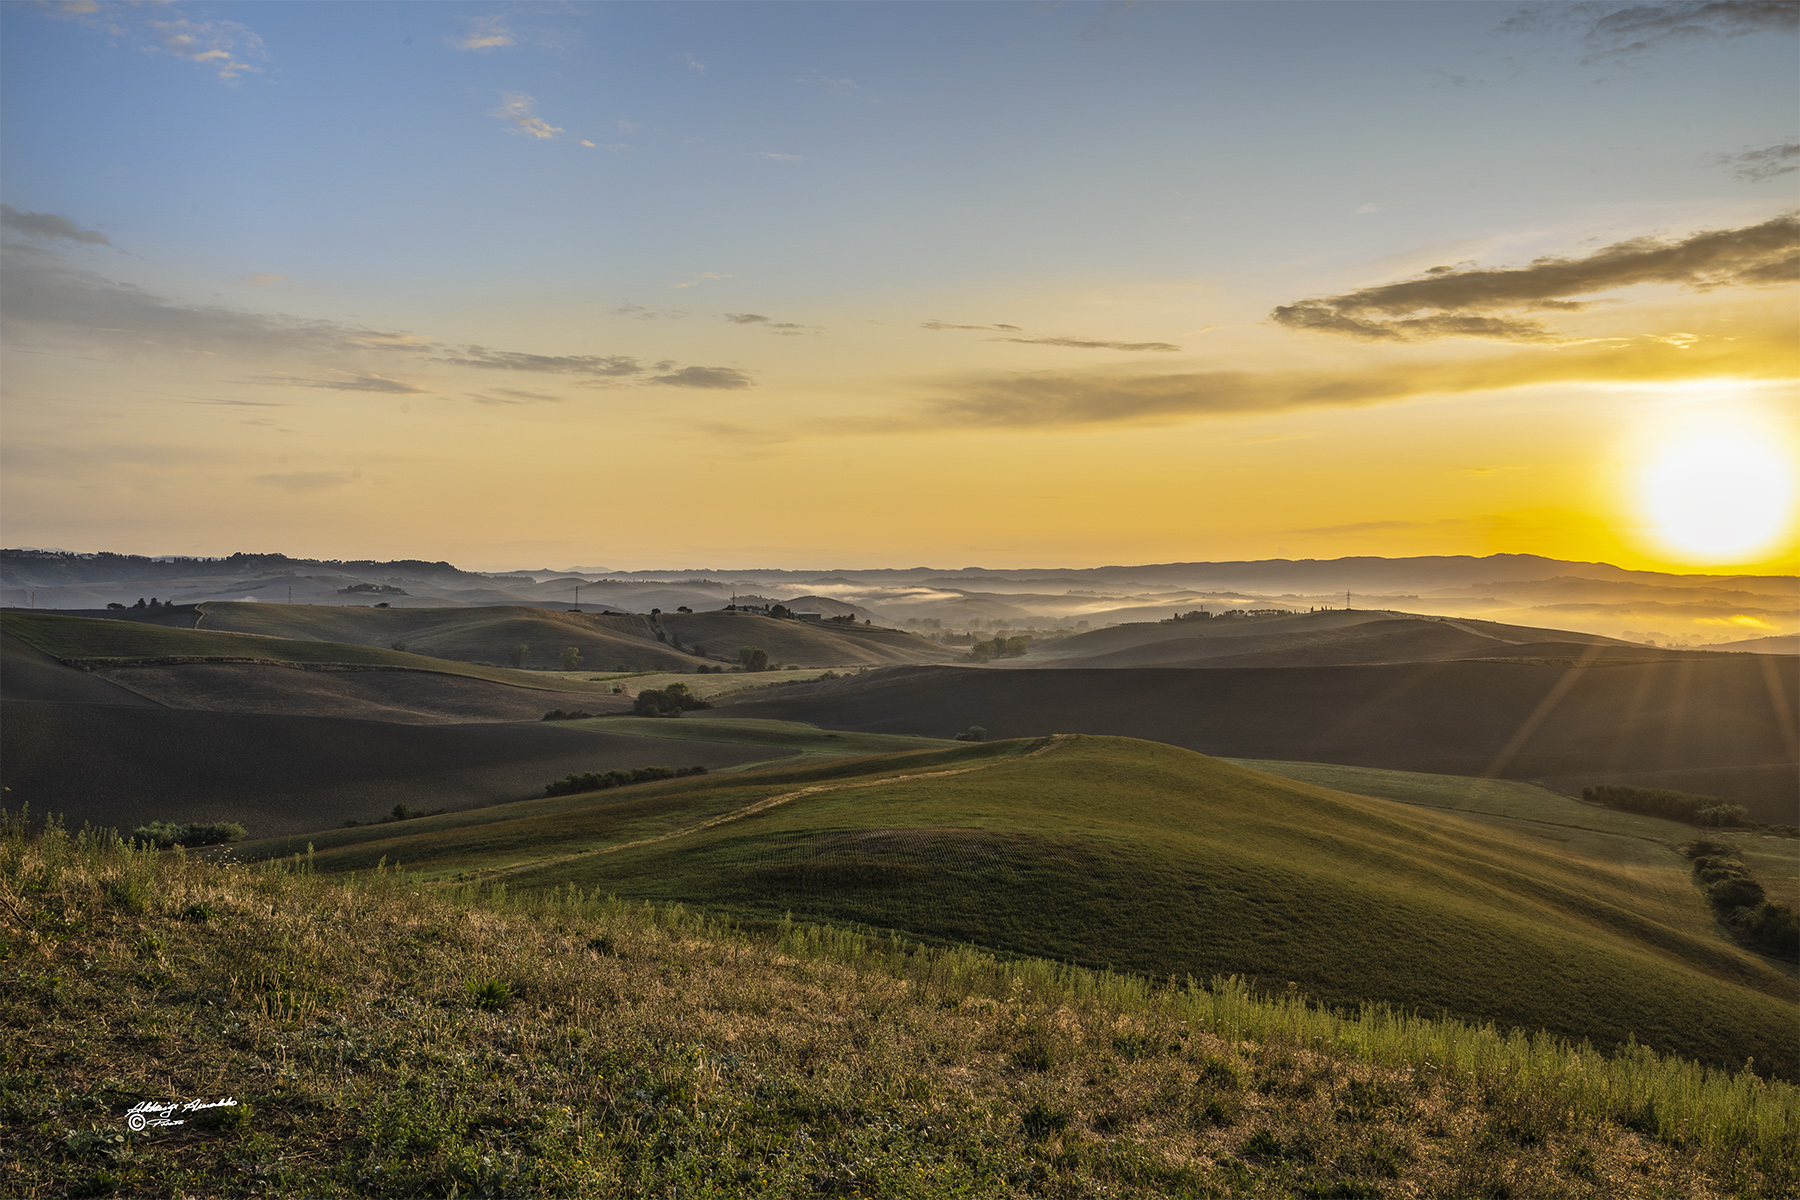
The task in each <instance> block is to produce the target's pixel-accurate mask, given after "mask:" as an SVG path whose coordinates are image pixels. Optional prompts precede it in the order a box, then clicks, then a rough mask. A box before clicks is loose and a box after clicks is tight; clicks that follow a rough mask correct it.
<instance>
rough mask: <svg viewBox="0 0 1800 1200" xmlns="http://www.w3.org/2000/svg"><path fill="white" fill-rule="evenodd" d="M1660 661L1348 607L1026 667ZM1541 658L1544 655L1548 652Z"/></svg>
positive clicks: (1626, 647)
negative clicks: (1547, 651) (1525, 652)
mask: <svg viewBox="0 0 1800 1200" xmlns="http://www.w3.org/2000/svg"><path fill="white" fill-rule="evenodd" d="M1525 645H1533V646H1539V647H1542V646H1554V647H1556V649H1555V651H1554V653H1555V654H1557V655H1560V656H1563V657H1567V656H1569V655H1571V654H1585V655H1588V656H1595V655H1607V656H1612V657H1626V658H1631V659H1654V658H1667V657H1671V656H1674V655H1675V654H1677V653H1678V652H1676V651H1670V650H1657V649H1655V648H1653V647H1649V646H1642V645H1638V644H1636V643H1632V642H1620V641H1616V640H1615V639H1612V638H1603V637H1596V636H1594V635H1592V634H1583V633H1571V632H1568V631H1565V630H1556V629H1536V628H1531V627H1528V626H1518V625H1501V624H1497V623H1495V622H1492V621H1473V620H1452V619H1449V618H1445V617H1432V616H1417V615H1414V614H1411V613H1399V612H1370V611H1345V610H1343V609H1333V610H1321V611H1318V612H1310V613H1295V614H1293V615H1292V616H1282V617H1257V618H1248V619H1244V618H1239V619H1218V618H1214V619H1210V620H1182V621H1159V622H1155V623H1136V624H1128V625H1115V626H1113V627H1111V628H1109V629H1099V630H1095V631H1093V632H1091V633H1082V634H1076V635H1075V636H1073V637H1067V638H1059V639H1057V640H1056V641H1053V642H1049V643H1046V644H1044V645H1043V646H1041V647H1035V648H1034V649H1033V650H1032V652H1031V653H1030V654H1029V655H1027V656H1026V658H1024V659H1023V660H1019V661H1018V662H1016V663H1014V664H1013V665H1016V666H1024V667H1030V666H1057V667H1085V668H1119V667H1296V666H1310V667H1324V666H1357V665H1365V664H1371V663H1403V662H1404V663H1421V662H1446V661H1450V660H1453V659H1460V658H1489V657H1501V656H1507V655H1517V654H1519V653H1522V652H1521V651H1519V650H1517V649H1516V648H1517V647H1520V646H1525ZM1539 653H1542V651H1541V650H1540V651H1539Z"/></svg>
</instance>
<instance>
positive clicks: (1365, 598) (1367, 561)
mask: <svg viewBox="0 0 1800 1200" xmlns="http://www.w3.org/2000/svg"><path fill="white" fill-rule="evenodd" d="M1346 592H1349V593H1351V602H1352V607H1353V608H1355V609H1358V610H1371V609H1394V610H1401V611H1407V612H1415V613H1428V614H1435V615H1442V616H1451V617H1458V618H1474V619H1484V620H1494V621H1502V622H1506V623H1509V624H1514V625H1525V626H1542V627H1550V628H1555V629H1576V630H1582V631H1584V632H1587V633H1591V634H1598V635H1604V636H1607V637H1614V638H1620V639H1623V640H1625V641H1631V642H1641V643H1654V644H1656V645H1658V646H1661V647H1668V646H1670V645H1677V646H1680V645H1693V644H1707V643H1716V642H1723V641H1726V640H1728V639H1729V638H1731V636H1732V631H1733V630H1734V628H1736V629H1743V628H1750V629H1764V630H1770V631H1774V632H1777V633H1783V634H1786V633H1794V632H1796V631H1800V580H1796V579H1795V578H1794V577H1793V576H1745V575H1731V576H1708V575H1670V574H1659V573H1657V572H1651V571H1628V570H1624V569H1621V568H1618V567H1613V566H1608V565H1606V564H1604V563H1571V562H1563V561H1560V560H1556V559H1548V558H1541V557H1538V556H1535V555H1518V554H1512V555H1507V554H1500V555H1489V556H1486V557H1481V558H1477V557H1470V556H1440V557H1423V558H1396V559H1382V558H1341V559H1330V560H1302V561H1298V562H1295V561H1290V560H1286V559H1272V560H1265V561H1259V562H1226V563H1203V562H1192V563H1160V564H1146V565H1144V566H1135V567H1133V566H1112V567H1097V568H1091V569H1019V570H992V569H987V568H979V567H971V568H965V569H962V570H954V571H947V570H944V569H941V568H934V567H909V568H902V569H874V570H848V569H846V570H834V571H823V572H821V571H794V570H773V569H736V568H734V569H726V570H715V569H707V570H695V569H681V570H657V571H589V570H579V571H578V570H560V571H558V570H545V569H534V570H518V571H505V572H472V571H464V570H461V569H459V568H456V567H453V566H451V565H450V564H448V563H427V562H415V561H397V562H369V561H361V562H339V561H329V560H317V559H294V558H288V557H286V556H284V555H279V554H239V555H232V556H228V557H225V558H175V559H164V558H154V559H153V558H144V557H141V556H133V555H116V554H71V553H66V552H60V551H55V552H53V551H36V550H5V551H0V603H5V604H9V605H13V606H16V607H27V606H34V607H37V608H40V609H59V610H67V609H95V608H101V607H104V606H105V605H106V604H108V603H123V604H132V603H134V602H135V601H136V600H137V599H138V598H140V597H149V596H156V597H158V598H159V599H162V600H168V599H171V598H173V599H174V600H176V601H177V602H178V603H180V604H184V605H186V604H194V603H198V602H203V601H259V602H265V603H266V602H270V601H273V602H277V603H283V602H287V601H290V600H291V601H293V602H295V603H305V604H312V605H333V606H348V607H355V606H366V605H371V604H375V603H385V604H388V605H390V606H392V607H395V608H459V607H476V606H493V605H523V606H532V607H539V608H551V609H568V608H573V607H576V606H577V602H579V607H580V608H581V609H583V610H584V611H587V612H590V613H604V612H607V611H611V612H620V613H637V614H646V613H649V612H651V611H652V610H654V609H661V610H662V611H663V612H673V611H675V610H676V609H678V608H681V607H684V606H685V607H688V608H692V609H695V610H696V611H716V610H719V609H723V608H725V607H726V606H727V605H728V604H730V603H731V601H732V599H733V598H734V597H738V598H750V597H757V599H756V600H754V601H752V602H758V603H760V602H773V601H783V602H787V603H789V606H790V607H793V606H794V604H795V603H799V604H801V605H802V606H804V607H807V608H809V609H811V610H813V611H819V612H824V613H826V614H827V615H835V613H836V612H837V611H839V610H837V609H834V608H833V607H831V606H832V605H843V606H845V607H846V608H849V609H853V610H855V612H856V614H857V616H858V617H859V619H862V620H873V621H874V622H875V624H877V625H891V626H903V627H907V628H911V629H915V630H918V631H921V632H927V633H930V632H942V631H951V632H967V631H971V630H975V631H982V632H985V633H992V632H993V631H996V630H998V629H1002V628H1006V629H1010V630H1012V631H1014V632H1017V631H1019V630H1024V629H1036V630H1038V631H1040V632H1045V631H1056V630H1060V631H1069V632H1074V631H1078V630H1081V629H1092V628H1101V627H1104V626H1108V625H1116V624H1119V623H1121V622H1128V621H1129V622H1139V621H1146V620H1156V619H1164V618H1167V617H1169V616H1171V615H1173V614H1174V613H1177V612H1183V611H1191V610H1193V609H1195V608H1202V607H1204V608H1206V609H1208V610H1210V611H1213V612H1220V611H1227V610H1232V609H1258V608H1271V607H1273V608H1282V609H1287V610H1291V611H1297V612H1306V611H1308V610H1309V609H1319V608H1330V609H1340V610H1341V609H1342V608H1343V607H1344V606H1345V593H1346Z"/></svg>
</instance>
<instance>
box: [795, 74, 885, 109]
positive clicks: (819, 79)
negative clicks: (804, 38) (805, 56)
mask: <svg viewBox="0 0 1800 1200" xmlns="http://www.w3.org/2000/svg"><path fill="white" fill-rule="evenodd" d="M794 82H795V83H810V84H815V85H817V86H819V87H822V88H824V89H825V90H826V91H828V92H830V93H832V94H833V95H835V96H842V97H843V98H844V99H846V100H857V101H860V102H862V103H864V104H880V103H881V100H880V99H879V98H878V97H875V96H871V95H869V93H868V92H866V91H864V90H863V89H862V88H861V87H860V86H858V85H857V82H856V80H854V79H834V78H833V77H831V76H830V75H825V74H821V73H820V72H817V71H814V72H812V73H811V74H809V75H802V76H800V78H798V79H796V80H794Z"/></svg>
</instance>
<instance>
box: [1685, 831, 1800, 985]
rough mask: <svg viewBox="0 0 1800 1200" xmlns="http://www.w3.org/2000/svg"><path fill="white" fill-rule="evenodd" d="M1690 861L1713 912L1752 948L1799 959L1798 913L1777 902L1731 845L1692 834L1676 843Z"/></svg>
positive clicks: (1780, 956)
mask: <svg viewBox="0 0 1800 1200" xmlns="http://www.w3.org/2000/svg"><path fill="white" fill-rule="evenodd" d="M1681 852H1682V853H1683V854H1685V855H1687V856H1688V857H1689V858H1690V859H1692V860H1693V863H1694V883H1695V884H1696V885H1697V886H1698V887H1699V888H1700V893H1701V895H1703V896H1705V897H1706V901H1707V903H1708V904H1710V905H1712V909H1713V912H1714V913H1715V914H1716V915H1717V916H1718V918H1719V920H1720V921H1721V922H1723V923H1724V925H1725V927H1726V928H1727V929H1729V930H1731V934H1732V936H1733V937H1735V938H1736V939H1737V940H1738V941H1739V942H1740V943H1742V944H1743V945H1744V946H1746V947H1748V948H1749V949H1751V950H1756V951H1759V952H1760V953H1763V954H1772V955H1775V956H1776V957H1777V958H1785V959H1787V960H1788V961H1789V962H1795V961H1800V916H1797V915H1796V914H1795V912H1794V910H1793V909H1791V908H1789V907H1788V906H1787V905H1785V904H1777V903H1775V902H1774V901H1772V900H1770V899H1769V898H1768V897H1767V895H1766V894H1765V893H1764V892H1763V886H1762V884H1760V883H1758V882H1757V881H1756V877H1755V876H1753V875H1752V874H1751V873H1750V868H1748V867H1746V866H1745V865H1744V864H1743V863H1742V862H1741V861H1739V860H1738V858H1737V857H1736V855H1737V853H1738V849H1737V847H1736V846H1732V845H1728V844H1727V843H1725V842H1715V841H1712V840H1710V839H1707V838H1696V839H1695V840H1693V841H1691V842H1689V843H1688V844H1687V845H1685V846H1683V847H1682V848H1681Z"/></svg>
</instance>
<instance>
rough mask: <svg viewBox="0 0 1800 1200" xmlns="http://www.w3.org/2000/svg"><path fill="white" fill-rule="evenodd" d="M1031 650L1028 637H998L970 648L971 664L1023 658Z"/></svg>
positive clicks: (977, 643)
mask: <svg viewBox="0 0 1800 1200" xmlns="http://www.w3.org/2000/svg"><path fill="white" fill-rule="evenodd" d="M1030 649H1031V639H1030V638H1028V637H997V638H995V639H994V640H992V641H990V642H976V643H975V644H974V645H973V646H971V647H969V661H970V662H978V663H984V662H992V661H993V660H994V659H996V658H1022V657H1024V655H1025V652H1026V651H1027V650H1030Z"/></svg>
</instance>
